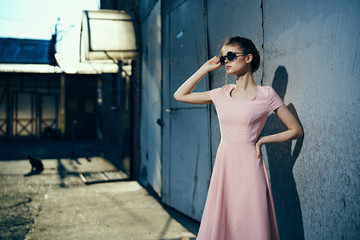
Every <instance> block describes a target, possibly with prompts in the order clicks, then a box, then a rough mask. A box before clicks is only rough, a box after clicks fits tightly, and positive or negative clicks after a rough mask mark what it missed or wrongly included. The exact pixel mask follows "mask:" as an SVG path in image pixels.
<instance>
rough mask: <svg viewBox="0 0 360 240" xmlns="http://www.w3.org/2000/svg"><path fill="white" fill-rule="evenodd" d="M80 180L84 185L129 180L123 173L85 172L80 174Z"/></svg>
mask: <svg viewBox="0 0 360 240" xmlns="http://www.w3.org/2000/svg"><path fill="white" fill-rule="evenodd" d="M80 178H81V180H82V181H83V182H84V183H85V184H93V183H103V182H115V181H126V180H130V178H129V176H128V175H127V174H126V173H124V172H123V171H104V172H86V173H80Z"/></svg>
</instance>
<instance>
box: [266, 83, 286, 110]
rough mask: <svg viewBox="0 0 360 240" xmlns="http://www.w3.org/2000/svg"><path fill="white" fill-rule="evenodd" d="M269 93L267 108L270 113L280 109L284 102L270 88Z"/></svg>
mask: <svg viewBox="0 0 360 240" xmlns="http://www.w3.org/2000/svg"><path fill="white" fill-rule="evenodd" d="M269 91H270V94H269V97H270V102H269V103H270V107H269V108H270V111H274V110H276V109H278V108H279V107H281V106H282V105H283V104H284V102H283V100H282V99H281V98H280V97H279V95H278V94H277V93H276V92H275V90H274V89H273V88H272V87H270V88H269Z"/></svg>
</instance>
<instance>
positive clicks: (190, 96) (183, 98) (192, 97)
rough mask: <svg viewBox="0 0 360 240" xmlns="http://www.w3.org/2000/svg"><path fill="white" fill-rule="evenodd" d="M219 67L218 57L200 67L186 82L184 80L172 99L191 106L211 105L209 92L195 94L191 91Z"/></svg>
mask: <svg viewBox="0 0 360 240" xmlns="http://www.w3.org/2000/svg"><path fill="white" fill-rule="evenodd" d="M220 67H221V64H220V59H219V57H216V56H215V57H213V58H211V59H210V60H208V61H207V62H206V63H204V65H202V66H201V67H200V68H199V69H198V70H197V71H196V72H195V73H194V74H193V75H192V76H191V77H190V78H189V79H188V80H186V81H185V82H184V83H183V84H182V85H181V86H180V87H179V88H178V90H177V91H176V92H175V93H174V98H175V99H176V100H178V101H180V102H185V103H192V104H208V103H212V101H211V97H210V92H209V91H205V92H195V93H193V92H192V91H193V90H194V88H195V87H196V84H198V82H199V81H200V80H201V79H202V78H203V77H204V76H205V75H206V74H207V73H209V72H210V71H213V70H215V69H218V68H220Z"/></svg>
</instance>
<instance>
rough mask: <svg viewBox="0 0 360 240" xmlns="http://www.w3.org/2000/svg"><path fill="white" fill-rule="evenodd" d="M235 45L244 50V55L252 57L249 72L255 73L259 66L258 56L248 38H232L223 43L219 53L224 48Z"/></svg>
mask: <svg viewBox="0 0 360 240" xmlns="http://www.w3.org/2000/svg"><path fill="white" fill-rule="evenodd" d="M235 44H237V45H238V46H239V47H240V48H241V49H243V50H244V54H246V55H247V54H251V55H252V56H253V60H252V61H251V70H252V72H256V70H258V69H259V66H260V54H259V51H258V50H257V48H256V46H255V44H254V43H253V42H252V41H251V40H250V39H248V38H244V37H232V38H229V39H227V40H226V41H225V43H224V45H223V48H222V50H221V51H222V52H223V51H224V48H225V47H226V46H229V45H235Z"/></svg>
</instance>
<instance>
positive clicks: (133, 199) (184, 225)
mask: <svg viewBox="0 0 360 240" xmlns="http://www.w3.org/2000/svg"><path fill="white" fill-rule="evenodd" d="M84 146H85V145H84ZM2 152H3V151H2ZM19 152H20V151H19ZM43 163H44V167H45V170H44V171H43V172H42V173H41V174H39V175H33V176H24V175H26V174H27V173H28V172H29V171H30V164H29V162H28V161H27V160H7V161H0V239H124V240H140V239H141V240H146V239H149V240H150V239H163V240H175V239H179V238H180V237H181V236H184V237H188V238H189V239H195V234H196V233H197V230H198V227H199V224H198V222H196V221H193V220H191V219H189V218H187V217H186V216H184V215H182V214H180V213H178V212H177V211H175V210H173V209H171V208H168V207H166V206H163V205H162V204H161V203H160V202H159V201H158V199H157V197H156V196H154V195H153V194H152V192H151V190H149V189H145V188H144V187H142V186H140V185H139V184H138V183H137V182H136V181H120V182H111V183H98V184H91V185H86V184H84V183H83V182H82V180H81V179H80V178H79V173H81V172H94V171H108V170H115V168H114V166H113V165H112V164H110V163H109V162H107V161H106V160H105V159H103V158H101V157H93V158H92V159H91V161H90V162H89V161H88V160H87V159H86V158H81V157H80V158H78V159H77V161H75V160H70V159H69V158H56V159H46V160H43Z"/></svg>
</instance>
